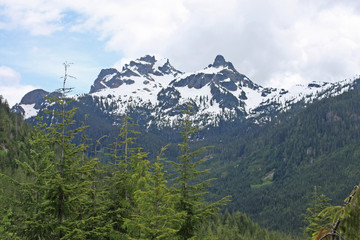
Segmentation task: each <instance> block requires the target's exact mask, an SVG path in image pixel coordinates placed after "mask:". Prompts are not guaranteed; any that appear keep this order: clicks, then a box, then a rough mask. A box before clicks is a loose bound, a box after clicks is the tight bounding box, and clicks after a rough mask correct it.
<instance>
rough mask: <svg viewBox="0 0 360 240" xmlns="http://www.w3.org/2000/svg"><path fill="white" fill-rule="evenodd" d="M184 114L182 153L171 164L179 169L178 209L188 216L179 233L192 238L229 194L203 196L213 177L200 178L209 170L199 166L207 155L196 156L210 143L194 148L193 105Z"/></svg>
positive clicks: (182, 122)
mask: <svg viewBox="0 0 360 240" xmlns="http://www.w3.org/2000/svg"><path fill="white" fill-rule="evenodd" d="M184 114H185V119H184V120H183V121H181V126H182V129H183V130H182V131H181V135H182V139H183V142H182V143H180V144H179V147H180V149H181V152H182V155H181V156H179V162H172V164H173V166H174V168H175V170H176V171H177V172H178V177H176V178H175V187H176V191H177V193H178V194H179V195H180V197H179V200H178V203H177V206H176V210H177V211H179V212H185V220H184V222H183V223H182V225H181V227H180V229H179V231H178V233H177V234H178V236H179V237H180V239H190V238H192V237H194V236H195V235H196V231H197V228H198V227H199V225H200V224H201V223H202V222H204V221H205V220H206V219H207V218H208V217H210V216H212V215H215V214H216V213H217V212H218V210H219V208H220V206H223V205H225V203H226V202H227V201H228V197H225V198H223V199H221V200H219V201H217V202H214V203H211V204H210V203H207V202H206V201H205V200H204V195H205V194H206V193H207V192H206V187H207V186H209V184H210V182H211V181H212V180H213V179H207V180H204V181H199V177H200V176H202V175H204V174H205V173H207V172H209V169H205V170H199V168H198V167H199V166H200V165H201V164H202V163H204V162H205V161H206V160H207V159H206V158H202V159H200V160H198V159H196V157H199V155H200V154H201V153H202V152H204V151H205V150H206V148H207V147H202V148H199V149H196V150H194V151H192V150H191V148H190V141H191V138H192V136H193V135H194V134H195V133H196V132H197V131H198V128H197V127H195V126H193V125H192V122H191V121H190V114H191V108H190V107H189V108H188V110H187V111H185V112H184Z"/></svg>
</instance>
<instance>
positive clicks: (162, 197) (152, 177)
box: [125, 148, 185, 239]
mask: <svg viewBox="0 0 360 240" xmlns="http://www.w3.org/2000/svg"><path fill="white" fill-rule="evenodd" d="M164 150H165V148H163V149H162V150H161V153H160V155H159V156H157V159H156V162H155V163H154V166H153V169H152V171H148V172H145V174H144V175H143V177H141V178H139V179H138V181H139V186H138V190H136V191H135V193H134V200H135V203H136V209H135V211H134V213H133V214H132V215H131V217H130V218H128V219H126V221H125V226H126V228H127V229H128V231H129V232H130V234H132V235H133V236H136V238H137V239H175V236H176V234H177V231H178V230H179V228H180V226H181V224H182V222H183V218H184V213H185V212H178V211H176V210H175V203H176V201H178V198H179V194H174V193H173V192H172V190H171V188H170V187H169V186H168V184H167V180H166V178H165V172H164V170H163V163H162V161H163V160H164V159H162V158H161V154H162V152H163V151H164ZM144 164H148V163H147V162H145V163H144Z"/></svg>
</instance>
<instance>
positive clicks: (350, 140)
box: [0, 86, 360, 240]
mask: <svg viewBox="0 0 360 240" xmlns="http://www.w3.org/2000/svg"><path fill="white" fill-rule="evenodd" d="M66 91H67V89H66V88H65V86H64V87H63V88H62V89H61V92H60V94H59V95H57V96H54V98H52V99H49V100H50V101H53V102H54V104H56V105H58V108H57V109H59V111H57V112H49V113H47V114H49V115H50V116H51V119H53V121H52V124H49V125H47V124H45V123H42V117H44V116H42V117H39V118H38V119H37V125H36V126H34V127H32V126H30V125H28V124H26V123H25V122H24V121H23V120H22V119H21V118H20V117H19V116H17V115H16V114H13V113H10V110H9V106H8V105H7V103H6V101H5V100H4V99H2V98H0V168H1V175H0V176H1V177H0V183H1V185H0V187H1V189H0V236H1V239H250V240H251V239H296V237H294V234H295V235H296V236H297V237H298V238H299V239H302V238H304V239H305V238H308V239H359V236H360V232H359V231H360V230H359V229H360V205H359V201H360V200H359V199H360V197H359V194H360V193H359V191H358V188H357V187H355V188H353V187H354V185H356V184H357V183H358V181H359V176H360V172H359V171H360V166H359V161H358V158H359V152H360V147H359V143H358V140H359V131H360V128H359V127H360V126H358V124H359V122H360V121H359V119H360V117H359V116H360V110H359V109H360V108H357V106H358V102H360V94H359V92H358V91H352V92H349V93H346V94H343V95H341V96H338V97H336V98H333V99H327V100H326V101H320V102H317V103H314V104H312V105H311V106H309V107H308V108H306V109H298V110H295V111H296V112H295V113H294V112H289V113H286V114H283V115H281V116H279V117H278V118H276V119H275V120H274V121H272V122H271V123H269V124H268V125H264V126H262V127H260V128H256V129H253V130H252V131H249V132H248V133H244V132H243V131H234V132H235V134H236V132H237V133H239V132H241V138H236V135H235V136H230V135H218V136H217V137H215V136H214V137H209V138H208V140H207V141H198V140H196V139H198V136H199V135H197V130H198V129H197V128H196V126H192V124H191V122H190V121H189V120H188V118H186V116H187V115H188V114H191V112H190V111H189V112H187V113H186V114H184V116H185V117H184V120H183V121H182V123H181V124H180V127H179V129H180V132H179V134H178V136H179V138H180V142H179V143H178V144H172V145H165V144H164V145H162V146H156V147H155V146H152V145H153V144H154V143H148V145H147V146H146V147H144V148H142V146H141V145H139V142H140V143H142V142H144V141H145V142H146V140H144V139H139V138H142V137H143V136H148V138H149V139H150V140H151V137H149V135H143V134H139V133H138V132H137V130H138V128H137V127H136V126H134V125H133V124H132V120H131V118H130V117H129V116H125V117H124V119H123V124H122V125H121V126H118V129H117V133H118V134H117V135H115V137H113V136H111V137H109V136H105V135H104V136H102V137H99V138H98V139H96V140H90V139H89V138H88V134H89V132H91V128H89V127H87V125H88V124H87V119H86V117H84V119H82V120H79V119H77V122H76V121H75V120H74V115H75V114H76V112H77V111H81V110H80V109H77V108H73V107H71V104H69V102H67V100H66V98H65V93H66ZM109 139H111V141H110V140H109ZM145 139H146V137H145ZM234 139H238V140H236V141H234ZM105 140H106V141H105ZM139 140H140V141H139ZM195 140H196V141H195ZM90 142H92V144H90ZM156 144H158V143H156ZM208 144H209V145H213V147H207V145H208ZM144 149H156V151H154V152H146V151H144ZM224 150H225V151H224ZM174 156H175V157H174ZM208 169H211V174H209V173H208V171H209V170H208ZM213 176H215V177H217V179H216V180H213V179H212V178H210V177H213ZM314 186H316V187H314ZM356 186H357V185H356ZM309 188H310V190H309ZM235 189H238V190H235ZM208 191H209V194H207V192H208ZM310 193H311V194H310ZM228 195H231V196H229V197H227V196H228ZM325 195H326V196H328V197H330V198H331V199H333V200H332V201H331V200H330V198H328V197H326V196H325ZM344 200H345V203H344ZM244 206H246V208H244ZM284 206H286V207H284ZM227 209H228V210H227ZM239 210H240V211H242V212H246V213H247V214H248V215H249V216H250V217H251V218H252V219H255V220H256V221H257V222H260V223H261V225H262V226H263V227H266V228H269V229H278V230H281V231H284V232H287V234H289V233H291V234H293V236H290V235H287V234H283V233H280V232H277V231H269V230H266V229H265V228H262V227H260V226H259V225H258V224H256V223H254V222H253V221H252V220H251V219H250V218H249V217H247V215H245V214H243V213H241V212H239Z"/></svg>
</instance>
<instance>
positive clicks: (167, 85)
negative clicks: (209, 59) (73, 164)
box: [12, 55, 358, 128]
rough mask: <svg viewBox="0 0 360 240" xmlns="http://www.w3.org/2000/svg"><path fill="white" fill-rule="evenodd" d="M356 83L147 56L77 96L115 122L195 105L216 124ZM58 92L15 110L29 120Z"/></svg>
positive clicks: (264, 114) (34, 97) (173, 117)
mask: <svg viewBox="0 0 360 240" xmlns="http://www.w3.org/2000/svg"><path fill="white" fill-rule="evenodd" d="M357 87H358V83H357V81H353V80H350V79H349V80H343V81H339V82H336V83H328V82H321V83H320V82H312V83H309V84H307V85H297V86H295V87H293V88H292V89H278V88H272V87H263V86H261V85H259V84H256V83H254V82H252V81H251V80H250V79H249V78H248V77H246V76H245V75H244V74H242V73H239V72H238V71H237V70H236V69H235V68H234V66H233V64H232V63H231V62H227V61H226V60H225V59H224V57H223V56H221V55H218V56H216V58H215V60H214V62H213V63H212V64H209V65H208V66H207V67H206V68H204V69H202V70H199V71H196V72H190V73H184V72H182V71H180V70H177V69H176V68H175V67H173V66H172V65H171V64H170V61H169V59H156V58H155V57H154V56H149V55H147V56H144V57H141V58H139V59H136V60H134V61H130V63H128V64H126V65H125V66H124V67H123V69H122V70H121V71H118V70H117V69H114V68H108V69H103V70H101V72H100V73H99V75H98V77H97V78H96V79H95V81H94V83H93V85H92V86H91V88H90V92H89V93H87V94H80V95H75V96H73V98H74V99H75V101H77V102H79V103H83V104H86V105H88V106H90V108H89V109H93V110H94V111H95V110H96V111H97V112H98V111H101V112H102V114H104V115H106V116H107V118H108V119H111V121H112V122H113V124H118V123H119V121H120V120H121V117H120V116H122V115H123V114H124V113H125V111H126V109H129V108H131V109H132V111H135V112H138V116H139V119H140V120H139V121H140V122H141V123H142V124H144V126H146V127H151V126H152V127H154V126H155V127H157V128H162V127H171V126H173V125H174V123H176V121H177V120H178V118H179V117H180V116H181V115H182V112H183V110H184V109H186V108H187V105H189V104H190V105H192V106H193V111H194V115H193V120H194V122H195V123H196V124H197V125H198V126H200V127H206V126H215V127H216V126H218V125H219V123H220V122H221V121H250V122H253V123H263V122H266V121H268V120H270V119H271V118H272V117H274V116H276V115H277V114H278V113H280V112H283V111H286V110H289V109H291V108H293V107H294V106H305V104H307V103H311V102H314V101H317V100H320V99H323V98H327V97H333V96H336V95H339V94H341V93H343V92H346V91H349V90H350V89H354V88H357ZM53 94H56V93H49V92H47V91H44V90H41V89H37V90H33V91H31V92H29V93H27V94H26V95H25V96H24V97H23V98H22V100H21V102H20V103H19V104H16V105H15V106H14V107H13V108H12V110H13V111H15V112H19V113H21V114H22V115H23V116H24V118H25V119H29V118H31V117H34V116H35V115H36V114H37V112H39V111H42V110H44V109H46V108H48V107H49V105H48V102H47V100H46V98H44V96H48V95H53ZM89 115H90V116H91V115H93V113H89Z"/></svg>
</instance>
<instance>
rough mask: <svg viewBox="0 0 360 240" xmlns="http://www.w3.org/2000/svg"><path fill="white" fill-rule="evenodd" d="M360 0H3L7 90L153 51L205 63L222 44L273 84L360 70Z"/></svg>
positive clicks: (83, 78) (188, 65)
mask: <svg viewBox="0 0 360 240" xmlns="http://www.w3.org/2000/svg"><path fill="white" fill-rule="evenodd" d="M359 29H360V1H356V0H341V1H340V0H339V1H337V0H332V1H331V0H315V1H314V0H298V1H296V0H238V1H236V0H61V1H58V0H0V95H3V96H4V97H5V98H6V99H8V101H9V104H10V105H13V104H15V103H16V102H19V101H20V99H21V97H22V96H23V95H24V94H25V93H27V92H28V91H30V90H32V89H35V88H42V89H44V90H47V91H53V90H55V89H58V88H60V87H61V86H62V83H61V81H62V79H61V78H60V77H61V76H62V75H63V73H64V68H63V65H62V63H63V62H65V61H68V62H73V63H74V64H73V65H72V66H71V67H70V69H69V73H70V74H71V75H73V76H75V77H76V78H77V79H71V80H69V84H68V86H69V87H70V86H71V87H75V93H85V92H88V91H89V90H90V86H91V84H92V83H93V81H94V80H95V78H96V77H97V75H98V74H99V72H100V70H101V69H102V68H110V67H117V68H120V66H121V64H123V63H124V62H126V61H128V60H129V59H136V58H139V57H141V56H144V55H146V54H151V55H153V54H154V55H157V56H162V57H166V58H169V59H170V62H171V63H172V65H173V66H174V67H175V68H177V69H179V70H181V71H186V72H187V71H196V70H199V69H202V68H204V67H206V66H207V65H208V64H210V63H212V62H213V60H214V58H215V56H216V55H218V54H221V55H223V56H224V57H225V59H226V60H227V61H231V62H232V63H233V64H234V66H235V68H236V69H237V70H238V71H239V72H241V73H243V74H245V75H247V76H248V77H249V78H250V79H251V80H252V81H254V82H255V83H258V84H261V85H263V86H274V87H282V88H289V87H291V86H292V85H294V84H300V83H308V82H312V81H328V82H334V81H340V80H343V79H345V78H353V77H354V76H356V75H358V74H359V73H360V31H359Z"/></svg>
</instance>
